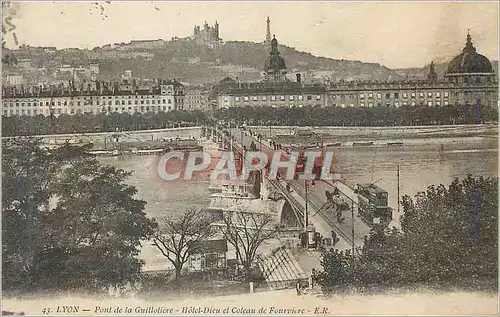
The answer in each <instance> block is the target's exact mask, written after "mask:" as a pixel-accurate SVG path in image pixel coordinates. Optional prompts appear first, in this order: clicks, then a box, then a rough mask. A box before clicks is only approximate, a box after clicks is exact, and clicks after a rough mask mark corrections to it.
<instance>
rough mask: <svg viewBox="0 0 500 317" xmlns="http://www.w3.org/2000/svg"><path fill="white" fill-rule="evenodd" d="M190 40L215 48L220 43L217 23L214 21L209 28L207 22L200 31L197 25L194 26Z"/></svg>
mask: <svg viewBox="0 0 500 317" xmlns="http://www.w3.org/2000/svg"><path fill="white" fill-rule="evenodd" d="M192 38H193V40H195V41H196V43H198V44H204V45H208V46H215V45H217V44H219V43H221V41H222V39H221V38H220V36H219V23H218V22H217V21H215V24H214V25H213V26H209V25H208V23H207V21H205V23H204V24H203V29H201V28H200V26H199V25H195V26H194V29H193V37H192Z"/></svg>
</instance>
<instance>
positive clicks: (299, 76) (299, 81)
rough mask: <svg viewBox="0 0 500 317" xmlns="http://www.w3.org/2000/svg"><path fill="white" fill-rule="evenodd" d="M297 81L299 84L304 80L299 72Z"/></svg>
mask: <svg viewBox="0 0 500 317" xmlns="http://www.w3.org/2000/svg"><path fill="white" fill-rule="evenodd" d="M297 82H298V83H299V84H300V83H301V82H302V80H301V74H297Z"/></svg>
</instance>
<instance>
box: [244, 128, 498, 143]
mask: <svg viewBox="0 0 500 317" xmlns="http://www.w3.org/2000/svg"><path fill="white" fill-rule="evenodd" d="M247 128H248V129H250V130H252V131H254V132H256V133H257V134H261V135H263V136H264V137H266V139H267V138H269V137H271V138H272V139H276V140H279V141H281V143H284V142H285V143H286V142H289V141H302V140H309V141H319V140H323V141H324V142H348V141H351V142H353V141H363V140H381V139H386V140H398V139H429V138H461V137H475V136H477V137H492V138H498V126H497V125H493V124H484V125H443V126H397V127H396V126H391V127H318V126H305V127H296V126H280V127H276V126H271V127H269V126H267V127H266V126H248V127H247ZM311 132H312V133H314V136H312V135H311V136H300V134H304V133H311ZM311 139H314V140H311Z"/></svg>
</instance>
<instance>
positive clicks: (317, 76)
mask: <svg viewBox="0 0 500 317" xmlns="http://www.w3.org/2000/svg"><path fill="white" fill-rule="evenodd" d="M151 42H152V43H153V42H154V43H155V44H154V45H152V46H151V47H147V45H142V46H139V45H137V44H136V45H135V46H134V45H133V43H130V44H123V43H122V44H115V45H105V46H103V47H97V48H94V49H92V50H78V49H65V50H56V51H55V53H54V52H51V53H45V51H43V50H36V48H32V47H28V48H29V49H27V48H23V49H19V50H15V51H12V52H13V53H14V54H15V56H16V58H17V59H31V60H32V64H33V65H36V66H37V67H46V68H48V69H57V67H58V66H60V65H64V64H70V65H73V66H78V65H88V64H89V63H91V62H96V63H98V64H99V66H100V74H99V77H102V79H105V80H110V79H117V78H120V76H121V74H123V72H124V71H125V70H132V72H133V75H134V77H141V78H176V79H178V80H180V81H184V82H191V83H202V82H207V81H209V82H210V81H216V80H220V79H222V78H224V77H227V76H231V77H238V78H239V79H240V80H243V81H256V80H259V79H260V77H261V72H262V69H263V66H264V62H265V60H266V58H267V56H269V50H270V48H269V46H268V45H266V44H264V43H252V42H236V41H233V42H226V43H223V44H220V45H218V46H216V47H209V46H206V45H200V44H197V43H196V42H195V41H192V40H190V39H175V40H172V41H161V40H159V41H151ZM279 50H280V53H281V55H282V56H283V57H284V58H285V61H286V64H287V68H288V70H289V73H290V77H292V76H294V75H293V73H295V72H301V73H302V74H303V75H304V80H305V81H314V80H316V81H318V80H322V78H324V77H329V78H331V79H332V80H340V79H345V80H357V79H359V80H370V79H377V80H395V79H398V78H400V76H399V75H398V74H397V73H396V72H395V71H394V70H391V69H389V68H387V67H385V66H382V65H380V64H376V63H364V62H361V61H349V60H334V59H331V58H326V57H318V56H314V55H312V54H310V53H306V52H300V51H297V50H296V49H295V48H292V47H287V46H284V45H280V46H279ZM34 52H36V53H34Z"/></svg>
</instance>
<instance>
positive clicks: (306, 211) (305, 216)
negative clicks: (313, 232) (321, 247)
mask: <svg viewBox="0 0 500 317" xmlns="http://www.w3.org/2000/svg"><path fill="white" fill-rule="evenodd" d="M307 187H308V183H307V179H306V180H305V189H306V209H305V211H304V231H305V232H307V222H308V221H309V219H308V210H307V207H308V198H307Z"/></svg>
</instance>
